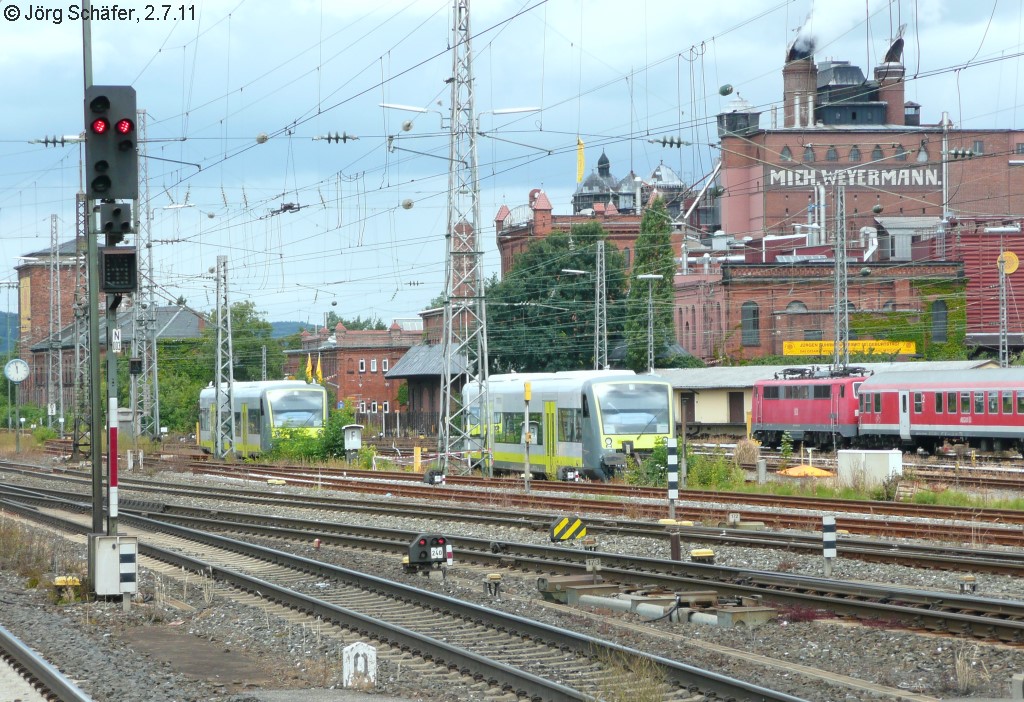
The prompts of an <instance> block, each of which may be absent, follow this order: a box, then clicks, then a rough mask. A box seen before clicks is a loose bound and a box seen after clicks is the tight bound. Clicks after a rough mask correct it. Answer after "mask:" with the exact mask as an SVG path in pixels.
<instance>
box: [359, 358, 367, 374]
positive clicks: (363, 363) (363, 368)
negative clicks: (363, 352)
mask: <svg viewBox="0 0 1024 702" xmlns="http://www.w3.org/2000/svg"><path fill="white" fill-rule="evenodd" d="M359 372H360V373H365V372H366V359H365V358H360V359H359Z"/></svg>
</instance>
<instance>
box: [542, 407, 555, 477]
mask: <svg viewBox="0 0 1024 702" xmlns="http://www.w3.org/2000/svg"><path fill="white" fill-rule="evenodd" d="M555 404H556V403H555V402H554V401H552V400H547V401H546V402H545V403H544V433H545V434H546V435H547V438H548V440H547V443H546V444H544V473H545V474H546V475H547V476H548V480H557V479H558V422H557V420H556V416H557V414H558V412H557V410H556V409H555Z"/></svg>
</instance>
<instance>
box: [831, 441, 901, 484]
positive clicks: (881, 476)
mask: <svg viewBox="0 0 1024 702" xmlns="http://www.w3.org/2000/svg"><path fill="white" fill-rule="evenodd" d="M838 456H839V461H838V463H839V474H838V476H837V478H838V482H839V484H840V485H854V486H857V485H859V486H864V487H875V486H876V485H881V484H882V483H883V482H885V481H886V480H888V479H890V478H901V477H902V476H903V454H902V453H901V452H900V451H898V450H896V449H893V450H891V451H863V450H852V449H851V450H847V449H843V450H841V451H839V452H838Z"/></svg>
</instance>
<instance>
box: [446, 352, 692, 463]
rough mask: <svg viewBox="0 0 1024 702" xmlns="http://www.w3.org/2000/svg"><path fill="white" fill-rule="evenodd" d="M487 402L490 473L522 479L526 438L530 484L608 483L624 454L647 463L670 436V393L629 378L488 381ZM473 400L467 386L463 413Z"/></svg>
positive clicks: (577, 374) (622, 374) (665, 386)
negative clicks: (533, 480)
mask: <svg viewBox="0 0 1024 702" xmlns="http://www.w3.org/2000/svg"><path fill="white" fill-rule="evenodd" d="M527 389H529V403H528V405H527V399H526V397H527ZM486 394H487V398H488V403H489V405H490V410H491V411H490V415H491V416H490V419H491V424H490V426H491V427H492V432H493V437H492V445H493V447H494V455H493V465H494V469H495V470H496V471H500V472H506V473H507V472H518V473H522V472H523V470H524V468H525V465H526V461H527V457H526V454H527V452H526V441H525V439H526V430H528V431H529V436H530V446H529V465H530V473H531V474H532V475H533V476H534V477H538V478H542V477H543V478H548V479H551V480H564V479H566V478H567V477H569V476H571V475H572V474H574V473H579V474H580V475H581V476H583V477H587V478H591V479H596V480H609V479H611V478H613V477H614V476H616V475H618V474H619V473H621V472H622V470H623V469H624V468H625V465H626V456H627V455H628V454H635V455H636V456H637V457H639V458H642V457H644V456H646V455H649V454H650V452H651V451H652V450H653V449H654V447H655V446H656V445H657V443H658V442H659V441H662V440H664V439H668V438H670V437H672V436H673V431H674V427H675V423H674V421H673V418H672V387H671V385H670V384H669V383H667V382H666V381H664V380H662V379H661V378H658V377H657V376H652V375H635V374H633V373H632V372H631V371H565V372H560V373H512V374H507V375H492V376H491V377H490V378H489V380H488V387H487V393H486ZM478 395H479V390H478V389H477V387H476V386H475V385H473V384H469V385H467V386H466V388H464V390H463V402H464V403H466V405H465V406H472V405H473V404H479V399H478ZM527 406H528V412H529V425H528V427H527V429H526V430H524V427H526V422H525V416H526V412H527ZM479 414H481V413H478V412H475V411H474V412H471V413H470V415H471V416H474V417H475V416H479ZM472 433H473V434H474V435H476V434H477V432H476V431H473V432H472Z"/></svg>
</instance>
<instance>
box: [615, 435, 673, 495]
mask: <svg viewBox="0 0 1024 702" xmlns="http://www.w3.org/2000/svg"><path fill="white" fill-rule="evenodd" d="M623 477H624V478H625V480H626V483H627V484H629V485H641V486H644V487H664V486H665V485H667V484H668V446H667V445H666V444H665V440H664V439H658V443H657V444H656V445H655V447H654V450H653V451H651V455H650V456H648V457H647V458H645V459H644V460H642V461H637V460H636V458H635V457H634V456H629V457H628V458H627V460H626V472H625V474H624V476H623Z"/></svg>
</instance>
